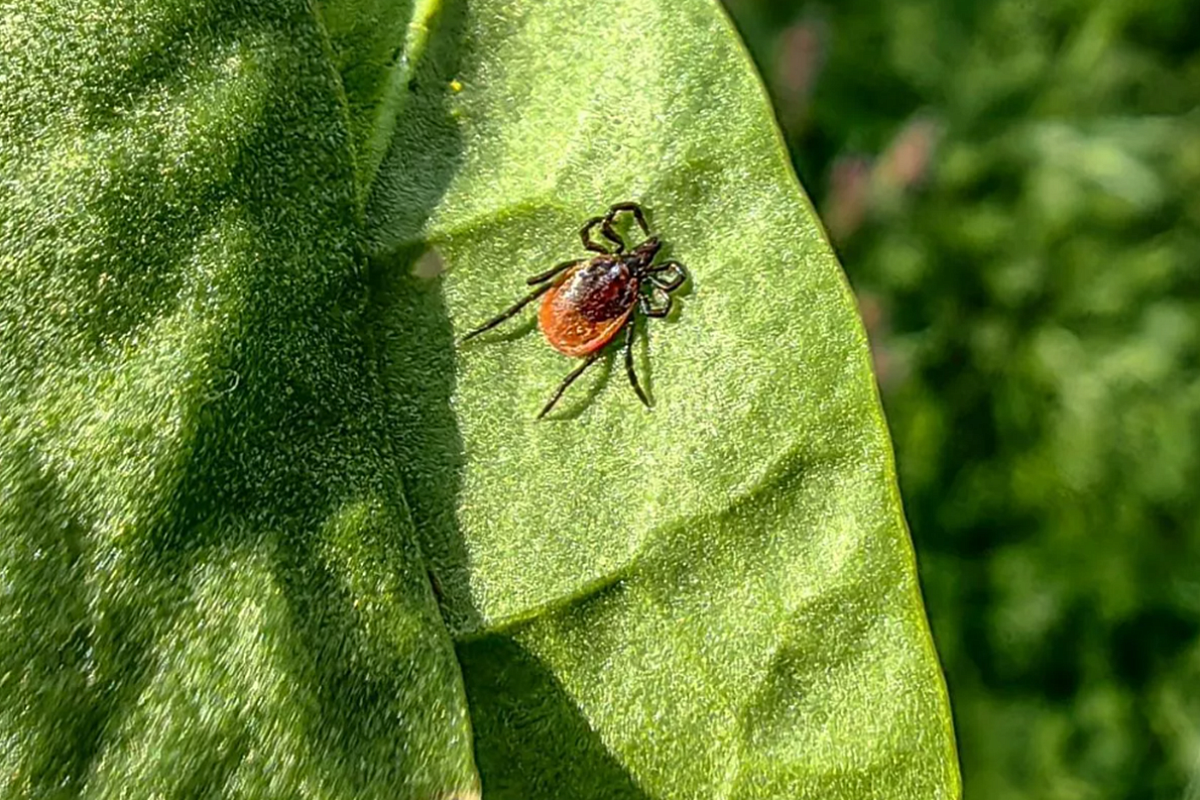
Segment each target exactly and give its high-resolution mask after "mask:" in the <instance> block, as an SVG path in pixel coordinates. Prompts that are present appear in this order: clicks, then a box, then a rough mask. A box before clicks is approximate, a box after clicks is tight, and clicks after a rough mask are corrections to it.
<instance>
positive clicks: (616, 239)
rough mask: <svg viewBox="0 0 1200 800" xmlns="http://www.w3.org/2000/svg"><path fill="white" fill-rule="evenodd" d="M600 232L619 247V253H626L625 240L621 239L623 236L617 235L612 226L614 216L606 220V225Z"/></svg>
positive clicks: (601, 227)
mask: <svg viewBox="0 0 1200 800" xmlns="http://www.w3.org/2000/svg"><path fill="white" fill-rule="evenodd" d="M600 232H601V233H603V234H604V238H605V239H608V240H609V241H610V242H612V243H613V244H615V245H616V246H617V252H618V253H624V252H625V240H624V239H622V238H621V234H619V233H617V232H616V230H615V229H614V228H613V226H612V216H607V217H605V218H604V224H603V225H601V226H600Z"/></svg>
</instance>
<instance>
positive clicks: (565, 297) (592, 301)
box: [463, 203, 687, 417]
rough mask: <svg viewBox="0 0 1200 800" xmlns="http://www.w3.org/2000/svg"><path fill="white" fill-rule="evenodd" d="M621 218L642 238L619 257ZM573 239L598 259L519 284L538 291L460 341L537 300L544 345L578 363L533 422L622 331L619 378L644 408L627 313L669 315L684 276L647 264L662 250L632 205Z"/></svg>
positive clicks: (670, 267) (672, 266)
mask: <svg viewBox="0 0 1200 800" xmlns="http://www.w3.org/2000/svg"><path fill="white" fill-rule="evenodd" d="M622 211H626V212H629V213H631V214H633V218H634V220H636V221H637V224H638V226H639V227H641V229H642V231H643V232H644V233H645V234H646V235H647V236H648V237H649V238H647V239H646V240H645V241H644V242H642V243H641V244H639V245H638V246H637V247H635V248H633V249H632V250H629V251H626V249H625V240H624V239H622V238H621V236H620V234H619V233H617V231H616V230H615V229H614V228H613V220H614V219H615V218H616V215H617V214H618V213H620V212H622ZM596 228H600V232H601V233H602V234H603V236H604V238H605V239H607V240H608V241H610V242H612V243H613V244H614V245H616V251H615V252H613V251H611V250H610V249H609V248H606V247H605V246H604V245H602V244H599V243H598V242H595V241H593V240H592V231H594V230H595V229H596ZM579 235H580V238H581V239H582V240H583V246H584V248H585V249H587V250H591V251H592V252H594V253H600V255H598V256H593V257H592V258H589V259H578V260H575V261H564V262H563V263H561V264H559V265H558V266H556V267H554V268H553V269H550V270H548V271H546V272H543V273H541V274H540V275H534V276H533V277H531V278H529V280H527V281H526V283H527V284H529V285H530V286H538V288H537V289H534V290H533V291H532V292H530V293H529V294H527V295H526V296H525V297H523V298H522V299H520V300H518V301H517V303H516V304H515V305H513V306H512V307H511V308H509V309H508V310H507V311H504V312H503V313H501V314H499V315H498V316H495V317H493V318H492V319H490V320H488V321H487V322H485V323H484V324H483V325H480V326H479V327H478V328H475V329H474V330H472V331H469V332H468V333H467V334H466V335H465V336H464V337H463V339H464V340H466V339H470V338H472V337H474V336H478V335H479V334H481V333H483V332H484V331H488V330H491V329H492V328H494V327H496V326H497V325H499V324H500V323H502V322H504V321H505V320H506V319H509V318H510V317H512V316H513V315H514V314H516V313H517V312H518V311H520V310H521V309H522V308H524V307H525V306H526V305H527V304H529V303H532V302H533V301H534V300H536V299H538V298H539V297H540V298H541V299H542V303H541V307H540V309H539V310H538V322H539V323H540V324H541V326H542V333H543V334H544V335H545V337H546V341H547V342H549V343H550V346H551V347H553V348H554V349H555V350H557V351H558V352H560V353H562V354H563V355H568V356H571V357H573V358H582V359H584V362H583V364H581V365H580V366H578V367H576V368H575V369H574V370H573V371H572V372H571V373H570V374H569V375H567V377H566V378H564V379H563V382H562V383H561V384H559V386H558V390H557V391H556V392H555V393H554V396H553V397H551V398H550V402H549V403H546V406H545V408H543V409H542V413H541V414H538V416H539V417H543V416H545V415H546V414H547V413H548V412H549V411H550V409H551V408H553V407H554V404H555V403H557V402H558V398H560V397H562V393H563V392H564V391H566V389H567V387H568V386H570V385H571V382H572V381H574V380H575V379H576V378H578V377H579V376H580V375H581V374H582V373H583V371H584V370H585V369H587V368H588V366H589V365H591V364H593V363H595V361H596V359H597V358H599V357H600V351H601V350H602V349H603V348H604V346H605V345H606V344H608V343H609V342H611V341H612V340H613V339H614V338H615V337H616V335H617V334H618V333H620V332H621V331H625V372H626V374H627V375H628V376H629V383H630V384H631V385H632V386H633V390H634V391H635V392H637V396H638V398H639V399H640V400H641V401H642V402H643V403H644V404H645V405H646V407H647V408H648V407H649V406H650V399H649V398H648V397H646V393H645V392H644V391H642V387H641V385H640V384H639V383H638V379H637V373H635V372H634V370H633V334H634V325H633V322H634V319H635V316H634V311H635V310H638V309H640V311H641V313H642V314H644V315H645V316H647V317H665V316H666V315H667V313H668V312H669V311H670V310H671V292H673V291H675V290H676V289H678V288H679V287H680V286H681V285H682V284H683V282H684V281H685V280H687V269H685V268H684V266H683V264H680V263H679V262H678V261H668V262H666V263H665V264H659V265H655V264H654V259H655V257H656V256H657V255H658V251H659V250H660V249H661V248H662V243H661V242H660V241H659V240H658V237H657V236H650V228H649V226H648V225H647V224H646V217H645V214H644V213H643V212H642V209H641V206H639V205H638V204H637V203H617V204H616V205H615V206H612V207H611V208H609V209H608V213H607V214H605V215H604V216H603V217H593V218H592V219H590V220H588V221H587V223H586V224H585V225H584V226H583V230H581V231H580V232H579ZM643 289H649V291H648V292H647V291H643Z"/></svg>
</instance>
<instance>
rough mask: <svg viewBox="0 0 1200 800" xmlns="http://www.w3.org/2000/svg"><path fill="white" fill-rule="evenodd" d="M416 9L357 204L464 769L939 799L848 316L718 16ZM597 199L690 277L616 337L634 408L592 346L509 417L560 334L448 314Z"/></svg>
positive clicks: (518, 289) (909, 564)
mask: <svg viewBox="0 0 1200 800" xmlns="http://www.w3.org/2000/svg"><path fill="white" fill-rule="evenodd" d="M442 17H443V19H442V28H441V32H440V34H439V35H438V37H436V38H437V39H438V42H436V43H433V44H431V46H430V50H429V52H428V53H427V57H426V61H425V62H424V63H423V64H422V65H421V66H420V67H419V68H418V73H417V83H418V86H419V89H418V90H417V93H416V95H415V96H414V97H413V99H412V101H411V103H410V104H409V105H408V106H407V108H406V114H405V116H404V117H403V118H402V119H401V121H400V126H399V130H398V132H397V137H396V140H395V142H394V144H393V148H392V151H391V153H390V155H389V157H388V159H387V160H386V161H385V163H384V165H383V167H382V168H381V171H380V173H379V176H378V179H377V182H376V186H375V194H374V196H373V200H372V202H371V203H370V204H369V205H368V208H367V224H368V235H369V237H370V240H371V242H372V253H373V257H372V263H373V274H374V278H373V280H374V281H375V288H376V291H375V294H374V296H373V303H374V311H373V313H374V314H375V315H376V319H377V322H378V324H379V325H380V328H381V330H382V332H383V338H382V341H381V350H382V354H383V358H384V361H385V371H384V380H385V384H386V391H387V393H388V403H389V406H390V407H389V411H390V413H391V417H392V423H391V424H392V426H393V427H392V430H393V432H394V434H393V435H394V444H395V446H396V448H397V450H398V452H399V456H400V457H399V460H400V464H401V468H402V470H403V471H404V476H405V487H406V493H407V496H408V499H409V503H410V507H411V508H412V513H413V516H414V519H415V521H416V524H417V530H418V533H419V535H420V537H421V541H422V547H423V550H424V552H425V553H426V554H427V555H428V557H429V559H430V562H431V565H432V569H433V572H434V573H435V574H436V575H437V576H438V580H439V584H440V586H441V587H442V594H443V599H444V611H445V613H446V616H447V619H448V620H449V621H450V624H451V627H452V629H453V631H454V633H455V635H456V637H457V639H458V654H459V658H460V660H461V662H462V665H463V671H464V676H465V679H466V686H467V692H468V695H469V698H470V703H471V713H472V723H473V726H474V732H475V736H476V753H477V759H478V761H479V765H480V771H481V775H482V779H483V785H484V790H485V792H486V793H487V795H488V797H497V798H507V797H512V798H540V797H545V798H551V797H554V798H560V797H631V798H668V797H746V798H751V797H764V798H765V797H813V798H818V797H819V798H823V799H825V800H828V798H864V797H888V798H931V797H956V796H958V794H959V786H958V775H957V765H956V759H955V754H954V744H953V735H952V731H951V724H950V716H949V709H948V705H947V702H946V696H945V689H944V685H943V683H942V678H941V674H940V670H939V667H938V663H937V660H936V656H935V654H934V651H933V647H932V643H931V641H930V636H929V632H928V629H927V625H926V620H925V615H924V611H923V608H922V606H921V602H920V597H919V592H918V587H917V582H916V574H915V569H914V563H913V554H912V549H911V545H910V543H909V539H908V535H907V532H906V530H905V526H904V521H903V516H902V511H901V508H900V501H899V498H898V496H897V492H896V488H895V475H894V470H893V465H892V459H891V451H890V444H889V442H888V438H887V433H886V428H885V426H884V423H883V420H882V417H881V414H880V410H879V402H878V398H877V396H876V392H875V388H874V383H873V380H872V378H871V373H870V365H869V360H868V352H867V345H866V341H865V337H864V334H863V330H862V327H861V325H860V323H859V321H858V319H857V317H856V314H855V310H854V304H853V298H852V296H851V294H850V292H849V291H848V288H847V286H846V283H845V280H844V278H843V276H842V274H841V272H840V269H839V267H838V265H837V263H836V260H835V258H834V256H833V254H832V252H831V250H830V248H829V246H828V244H827V243H826V242H825V239H824V237H823V235H822V233H821V231H820V228H819V226H818V224H817V222H816V219H815V217H814V215H813V213H812V210H811V207H810V205H809V204H808V202H807V200H806V199H805V197H804V196H803V194H802V192H801V191H800V189H799V187H798V186H797V184H796V181H795V178H794V176H793V174H792V170H791V167H790V165H789V163H788V160H787V156H786V153H785V152H784V149H783V147H782V145H781V142H780V139H779V135H778V133H777V131H776V129H775V125H774V121H773V119H772V118H771V114H770V110H769V105H768V103H767V99H766V97H765V95H764V92H763V90H762V87H761V86H760V84H759V82H758V80H757V78H756V77H755V75H754V72H753V70H752V68H751V66H750V64H749V61H748V59H747V57H746V55H745V53H744V51H743V50H742V49H741V47H740V45H739V43H738V40H737V38H736V35H735V33H734V32H733V30H732V29H731V26H730V25H729V23H728V21H727V20H726V19H725V18H724V17H723V16H722V14H721V12H720V10H719V9H718V7H717V6H716V5H715V3H712V2H709V1H708V0H683V1H678V0H672V1H671V2H670V3H667V2H659V3H655V2H644V1H643V2H633V1H632V0H629V1H628V2H615V3H603V4H598V3H591V2H584V1H583V0H569V1H565V2H559V3H554V4H545V3H532V2H519V3H513V2H511V0H476V1H475V2H472V3H470V4H469V5H466V4H464V3H461V2H457V3H449V4H447V5H446V7H445V8H444V9H443V12H442ZM452 82H453V83H452ZM460 86H461V91H456V89H457V88H458V87H460ZM626 199H633V200H638V201H640V202H641V203H643V204H644V205H645V206H646V207H647V209H648V210H649V213H650V216H651V221H652V224H653V226H654V228H655V229H656V230H657V231H658V232H659V233H660V234H661V235H662V236H663V237H664V238H665V239H666V241H667V242H668V243H669V256H670V257H672V258H678V259H679V260H681V261H683V262H684V263H685V264H687V265H688V266H689V268H690V270H691V273H692V276H693V279H692V281H691V289H690V292H687V293H686V294H685V295H684V296H683V297H682V298H681V302H680V303H679V305H680V308H679V312H678V314H676V315H672V318H671V319H670V320H668V321H667V322H666V323H665V324H663V323H661V322H659V321H651V323H650V324H649V325H647V326H645V327H644V328H643V329H642V330H641V332H640V333H641V335H642V338H641V340H640V344H639V347H638V349H637V364H638V368H639V371H640V373H641V376H642V380H643V381H644V382H646V383H647V384H648V385H649V386H650V387H651V392H652V395H653V397H654V398H655V401H656V407H655V408H654V410H653V411H652V412H648V411H646V410H645V409H643V408H642V407H641V406H640V404H639V402H638V400H637V398H636V397H635V396H634V394H633V392H632V391H631V390H630V389H629V388H628V386H627V385H626V383H625V376H624V374H623V368H622V366H621V363H620V361H619V359H617V360H616V361H614V360H613V357H612V356H610V358H609V359H608V360H607V361H606V362H604V363H603V364H602V365H601V366H599V367H596V368H594V369H593V371H592V372H591V373H588V374H586V375H585V377H584V378H582V379H581V380H580V381H579V383H577V384H576V385H575V386H574V387H572V389H571V390H570V392H569V394H568V395H567V397H566V398H565V399H564V401H563V403H562V404H561V406H560V408H559V410H558V411H556V413H555V414H553V415H552V419H550V420H548V421H543V422H537V421H535V419H534V417H535V414H536V412H537V411H538V409H539V408H540V407H541V405H542V404H543V403H544V402H545V400H546V399H547V398H548V396H549V395H550V393H551V392H552V390H553V389H554V387H555V386H556V384H557V383H558V381H559V380H560V378H561V377H562V376H563V375H564V374H565V373H566V372H567V371H568V370H569V369H571V367H572V366H574V363H575V362H571V361H569V360H568V359H565V358H563V357H562V356H560V355H558V354H556V353H555V352H554V351H552V350H551V349H550V348H548V347H546V346H545V345H544V343H543V342H542V341H541V340H540V337H539V336H538V335H537V333H536V331H535V329H534V324H533V320H532V312H526V313H525V315H524V316H522V317H520V318H518V319H516V320H514V321H512V322H511V323H508V325H507V328H503V329H499V330H498V331H497V333H495V334H494V335H493V334H489V335H487V336H485V337H481V338H480V339H478V340H473V341H472V342H471V343H469V344H467V345H465V346H463V347H461V348H457V349H455V346H454V337H455V336H456V335H460V334H462V333H463V332H465V331H466V330H468V329H470V328H472V327H474V326H475V325H477V324H479V323H481V322H483V321H484V320H486V319H488V318H489V317H491V316H492V315H494V314H496V313H497V312H499V311H500V310H502V309H504V308H505V307H506V306H507V305H509V304H510V303H511V302H512V301H513V300H514V299H515V298H517V297H518V296H520V295H522V294H524V293H525V292H526V291H528V287H526V286H525V285H524V282H523V279H524V278H525V277H526V276H528V275H531V274H534V273H537V272H541V271H542V270H544V269H546V268H548V267H549V266H551V265H553V264H555V263H558V262H560V261H562V260H564V259H568V258H574V257H579V256H581V255H583V253H582V252H581V250H580V245H579V239H578V234H577V230H578V227H579V225H580V224H581V223H582V222H583V220H584V219H586V218H587V217H589V216H591V215H593V214H596V213H599V212H601V211H603V209H604V208H605V207H606V206H607V205H608V204H610V203H613V202H616V201H620V200H626ZM442 269H444V277H431V276H436V275H437V274H438V273H439V271H441V270H442Z"/></svg>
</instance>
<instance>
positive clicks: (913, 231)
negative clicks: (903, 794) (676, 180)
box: [730, 0, 1200, 800]
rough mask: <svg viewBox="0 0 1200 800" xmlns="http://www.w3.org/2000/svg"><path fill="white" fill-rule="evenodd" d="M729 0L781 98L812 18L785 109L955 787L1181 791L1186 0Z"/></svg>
mask: <svg viewBox="0 0 1200 800" xmlns="http://www.w3.org/2000/svg"><path fill="white" fill-rule="evenodd" d="M730 6H731V8H735V9H737V10H738V12H739V21H741V19H742V18H743V17H744V18H745V19H746V30H747V31H749V30H751V29H753V28H758V27H759V26H760V25H762V20H764V19H773V20H775V21H776V22H777V23H780V24H783V23H785V22H786V23H788V24H789V25H790V26H791V27H789V28H788V29H787V31H788V32H785V33H784V34H783V35H782V36H781V38H780V39H779V40H778V41H772V40H767V39H759V40H758V44H759V45H760V47H759V49H758V51H757V53H756V54H757V55H760V56H761V57H762V59H763V64H764V68H767V69H770V70H771V71H772V73H773V74H775V75H776V78H777V81H778V84H779V91H778V97H779V98H780V99H781V101H782V100H783V99H784V98H786V96H787V94H786V92H787V85H788V82H789V80H793V79H795V78H796V74H795V71H794V67H795V65H796V64H803V63H804V61H803V58H800V60H798V61H797V60H789V58H788V57H787V56H785V55H782V54H783V53H784V52H785V50H784V48H783V47H781V45H783V44H784V43H785V42H789V43H795V42H800V43H804V42H807V41H811V35H812V34H813V33H814V32H818V33H820V32H824V35H825V36H826V38H825V39H824V40H823V42H824V56H825V58H826V62H825V64H824V71H823V72H821V73H820V77H819V78H817V79H816V80H815V82H814V83H813V84H812V85H810V87H809V89H810V91H811V99H810V100H809V101H808V102H807V104H806V106H805V107H804V108H793V109H792V110H791V111H790V112H785V114H784V116H785V118H788V117H790V118H791V119H793V120H795V123H796V124H795V125H794V127H793V130H792V138H791V141H792V144H793V147H794V151H793V152H794V154H795V156H796V160H797V163H798V164H800V165H801V169H802V173H805V176H806V178H808V180H809V182H810V185H819V184H820V183H821V182H822V181H825V180H827V181H828V193H827V195H826V201H825V203H826V206H825V210H826V211H827V212H828V213H826V219H831V218H833V217H834V216H841V217H842V218H846V217H848V216H855V215H856V216H858V217H859V219H860V220H861V226H860V227H859V229H858V231H857V232H854V231H851V230H849V229H847V231H846V233H845V235H844V236H843V239H842V241H841V242H840V243H839V246H840V248H841V252H842V253H843V255H844V259H845V264H846V267H847V271H848V272H849V273H850V275H851V277H852V278H853V279H854V282H855V285H856V288H857V289H859V291H860V293H861V296H862V298H863V300H864V307H866V306H873V307H874V309H875V314H874V317H875V326H874V331H873V333H874V334H875V336H874V339H875V346H876V351H877V359H876V364H877V366H878V367H879V375H880V380H881V383H882V384H883V385H884V389H885V392H884V399H885V402H886V405H887V407H888V413H889V418H890V420H891V422H892V426H893V432H894V434H895V440H896V448H897V453H898V460H899V466H900V477H901V484H902V486H903V488H904V496H905V499H906V503H907V506H908V510H909V514H910V519H911V520H912V523H913V533H914V537H915V538H916V540H917V544H918V548H919V552H920V554H921V568H922V581H923V585H924V586H925V588H926V591H927V599H928V604H929V609H930V616H931V621H932V623H933V629H934V632H935V634H936V637H937V641H938V648H939V652H940V653H941V654H942V657H943V659H944V663H945V665H946V670H947V677H948V680H949V683H950V689H951V692H952V695H953V698H954V707H955V712H956V715H957V722H958V731H959V736H960V744H961V748H962V756H963V771H964V774H963V777H964V781H965V787H966V794H967V796H968V797H980V798H996V799H997V800H1010V799H1011V800H1016V799H1017V798H1022V799H1023V798H1029V797H1088V798H1098V799H1099V798H1113V799H1114V800H1116V799H1117V798H1120V800H1127V799H1129V798H1137V799H1138V800H1175V798H1180V797H1187V798H1193V797H1197V796H1200V795H1198V794H1197V793H1198V792H1200V760H1198V758H1197V754H1198V753H1200V695H1197V692H1196V686H1197V685H1200V524H1198V521H1200V502H1198V501H1200V494H1197V492H1196V489H1195V487H1196V486H1197V483H1198V482H1200V448H1198V447H1197V441H1198V439H1200V324H1198V322H1197V320H1200V280H1197V275H1198V273H1197V271H1196V264H1197V263H1198V262H1200V191H1198V188H1200V160H1198V158H1197V154H1200V116H1198V115H1197V113H1196V108H1197V105H1198V104H1200V28H1198V27H1197V21H1200V17H1197V15H1196V13H1195V12H1196V6H1195V3H1192V2H1188V0H1168V1H1167V2H1161V3H1154V4H1150V5H1147V4H1142V3H1137V2H1133V1H1132V0H1115V1H1114V2H1105V3H1093V4H1078V3H1073V2H1069V1H1068V2H1048V3H1042V4H1038V5H1036V6H1032V5H1026V4H1021V3H1011V2H985V3H974V4H963V3H957V2H953V0H932V1H930V2H927V1H926V0H915V1H913V2H900V3H893V4H885V5H881V4H877V3H866V2H846V3H839V4H837V5H836V6H834V5H826V6H825V7H824V8H822V9H818V8H816V7H815V6H813V5H811V4H805V3H799V2H797V3H779V2H760V1H759V0H730ZM755 19H757V20H758V21H755ZM760 29H761V28H760ZM806 37H807V38H806ZM798 49H799V50H802V48H798ZM775 53H780V54H781V56H780V57H779V58H778V59H777V60H776V59H775V57H774V55H773V54H775ZM805 55H806V52H798V53H794V54H793V56H805ZM867 56H869V57H867ZM773 62H774V66H768V65H770V64H772V63H773ZM788 66H791V67H792V68H793V70H792V71H791V72H789V71H788V69H787V67H788ZM914 113H919V114H920V116H919V117H917V118H915V119H914V118H913V115H914ZM930 121H932V122H934V123H935V125H936V126H937V127H938V128H940V129H941V142H940V144H938V145H937V146H936V147H933V148H930V147H929V144H928V142H926V143H922V139H927V137H926V136H924V135H921V134H920V132H921V129H922V128H923V127H924V128H925V130H926V131H927V130H928V127H927V126H926V125H923V123H928V122H930ZM914 133H918V134H919V135H916V136H914V135H913V134H914ZM856 162H857V163H858V164H866V165H868V167H869V168H868V169H866V170H846V169H845V166H846V165H847V164H850V163H856ZM922 162H923V163H922ZM905 174H907V175H908V176H909V177H908V178H906V179H905V180H907V181H908V182H910V185H908V186H905V185H904V180H898V178H903V176H904V175H905ZM864 183H865V184H866V187H865V188H866V189H867V191H866V193H865V194H861V193H860V192H859V189H861V188H863V184H864ZM855 205H859V206H865V207H860V208H859V209H858V211H857V212H856V214H847V213H845V210H846V209H849V208H852V207H853V206H855ZM839 209H841V210H842V211H841V212H839V211H838V210H839Z"/></svg>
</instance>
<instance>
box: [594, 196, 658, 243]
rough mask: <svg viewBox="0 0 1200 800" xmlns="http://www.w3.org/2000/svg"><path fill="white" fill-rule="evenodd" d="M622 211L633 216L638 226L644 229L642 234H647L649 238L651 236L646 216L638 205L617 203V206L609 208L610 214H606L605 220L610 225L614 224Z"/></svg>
mask: <svg viewBox="0 0 1200 800" xmlns="http://www.w3.org/2000/svg"><path fill="white" fill-rule="evenodd" d="M622 211H628V212H630V213H631V214H633V218H634V219H636V220H637V224H638V225H640V226H641V228H642V233H644V234H646V235H647V236H649V235H650V226H649V225H647V224H646V215H645V214H644V213H643V212H642V207H641V206H639V205H638V204H637V203H633V202H629V203H617V204H616V205H613V206H609V209H608V214H606V215H605V217H604V218H605V219H607V220H608V221H609V223H612V221H613V219H614V218H615V217H616V216H617V214H619V213H621V212H622Z"/></svg>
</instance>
